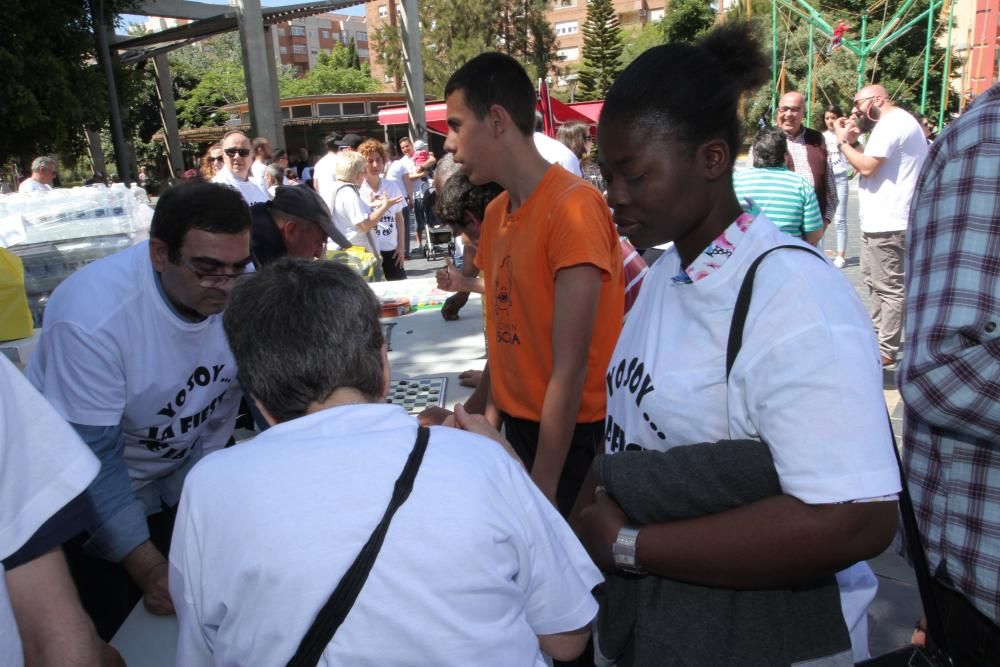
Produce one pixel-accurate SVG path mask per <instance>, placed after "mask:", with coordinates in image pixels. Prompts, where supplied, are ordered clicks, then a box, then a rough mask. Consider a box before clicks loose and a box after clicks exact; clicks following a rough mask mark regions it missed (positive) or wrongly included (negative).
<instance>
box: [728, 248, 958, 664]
mask: <svg viewBox="0 0 1000 667" xmlns="http://www.w3.org/2000/svg"><path fill="white" fill-rule="evenodd" d="M784 248H788V249H791V250H803V251H805V252H811V253H812V254H814V255H816V256H817V257H819V258H820V259H822V260H823V261H826V258H825V257H823V256H822V255H820V254H819V253H818V252H816V251H814V250H810V249H809V248H804V247H802V246H798V245H780V246H776V247H774V248H771V249H770V250H767V251H765V252H764V253H762V254H761V255H760V257H758V258H757V259H755V260H754V262H753V264H751V265H750V268H749V269H748V270H747V274H746V277H744V278H743V284H742V285H741V286H740V291H739V295H738V296H737V297H736V306H735V308H734V309H733V321H732V324H731V325H730V328H729V341H728V344H727V347H726V379H727V380H728V378H729V373H730V371H732V368H733V363H735V361H736V356H737V355H738V354H739V351H740V348H741V347H742V346H743V329H744V327H745V325H746V319H747V313H748V312H749V310H750V298H751V296H752V293H753V282H754V277H755V276H756V274H757V267H758V265H760V263H761V261H763V259H764V258H765V257H767V256H768V255H769V254H771V253H772V252H774V251H775V250H781V249H784ZM886 418H887V419H888V418H889V415H888V412H887V413H886ZM889 434H890V436H891V445H892V451H893V453H894V454H895V455H896V464H897V465H898V466H899V479H900V487H901V491H900V493H899V510H900V515H901V516H902V519H903V540H904V543H905V545H906V550H907V552H908V553H909V555H910V558H911V559H912V561H913V569H914V571H915V573H916V577H917V587H918V588H919V589H920V601H921V603H922V604H923V607H924V615H925V616H926V617H927V630H928V632H927V635H928V637H930V638H933V642H934V645H933V646H932V647H921V646H904V647H902V648H898V649H895V650H893V651H889V652H888V653H883V654H882V655H878V656H875V657H873V658H869V659H867V660H862V661H861V662H859V663H857V665H859V666H863V667H947V666H950V665H951V664H952V663H951V659H950V658H949V657H948V641H947V637H946V636H945V634H944V623H942V621H941V614H940V612H939V611H938V607H937V604H936V603H935V601H934V591H933V590H932V589H931V577H930V569H929V568H928V565H927V555H926V553H925V552H924V546H923V542H922V541H921V539H920V532H919V531H918V529H917V517H916V514H914V512H913V501H912V500H911V499H910V491H909V488H908V487H907V485H906V475H905V474H904V473H903V461H902V459H901V458H900V456H899V450H898V449H896V435H895V433H893V429H892V421H891V420H890V421H889Z"/></svg>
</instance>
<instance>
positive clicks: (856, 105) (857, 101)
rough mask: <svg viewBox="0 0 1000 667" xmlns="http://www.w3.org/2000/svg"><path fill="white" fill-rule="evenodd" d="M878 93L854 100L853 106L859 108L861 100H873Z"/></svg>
mask: <svg viewBox="0 0 1000 667" xmlns="http://www.w3.org/2000/svg"><path fill="white" fill-rule="evenodd" d="M876 97H878V95H872V96H871V97H862V98H861V99H860V100H854V107H855V108H858V109H860V108H861V103H862V102H867V101H868V100H874V99H875V98H876Z"/></svg>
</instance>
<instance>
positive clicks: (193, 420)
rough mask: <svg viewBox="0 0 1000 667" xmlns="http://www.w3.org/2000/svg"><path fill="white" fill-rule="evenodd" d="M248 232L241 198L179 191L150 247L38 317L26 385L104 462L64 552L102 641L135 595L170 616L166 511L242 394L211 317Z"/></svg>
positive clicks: (239, 265) (166, 205)
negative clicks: (88, 509) (85, 515)
mask: <svg viewBox="0 0 1000 667" xmlns="http://www.w3.org/2000/svg"><path fill="white" fill-rule="evenodd" d="M250 225H251V222H250V211H249V209H248V207H247V206H246V204H245V203H244V202H243V200H242V198H241V197H240V195H239V193H238V192H236V191H234V190H232V189H230V188H227V187H224V186H221V185H218V184H213V183H185V184H182V185H179V186H176V187H174V188H172V189H170V190H168V191H167V192H165V193H164V194H163V196H162V197H161V198H160V200H159V202H158V203H157V206H156V212H155V213H154V215H153V220H152V225H151V227H150V239H149V241H148V242H143V243H140V244H138V245H136V246H134V247H132V248H130V249H128V250H125V251H122V252H120V253H117V254H115V255H112V256H110V257H106V258H104V259H101V260H98V261H96V262H94V263H92V264H90V265H88V266H86V267H84V268H83V269H81V270H80V271H78V272H76V273H75V274H74V275H72V276H70V278H69V279H67V280H66V281H65V282H64V283H62V284H61V285H60V286H59V287H58V288H57V289H56V290H55V291H54V292H53V293H52V297H51V298H50V299H49V302H48V306H47V307H46V311H45V321H44V325H43V328H42V334H41V338H40V341H39V345H38V350H37V351H36V353H35V355H34V357H33V358H32V360H31V363H30V365H29V366H28V369H27V371H26V375H27V377H28V379H29V380H30V381H31V382H32V384H34V386H35V387H36V388H37V389H38V390H39V391H40V392H41V393H42V394H43V395H44V396H45V397H46V398H47V399H48V400H49V402H50V403H52V405H53V406H54V407H55V409H56V411H57V412H58V413H59V414H60V415H61V416H62V417H63V418H64V419H66V420H67V421H68V422H70V423H71V424H72V425H73V427H74V428H75V429H76V431H77V432H78V433H79V434H80V436H81V438H82V439H83V440H84V442H86V443H87V444H88V445H89V446H90V447H91V449H92V450H93V451H94V453H95V454H96V455H97V457H98V459H100V461H101V471H100V473H99V474H98V476H97V479H96V480H95V481H94V482H93V483H92V484H91V485H90V487H89V488H88V490H87V493H88V495H89V500H90V502H91V504H92V505H93V508H94V518H93V519H92V520H91V521H90V522H89V524H88V525H81V526H79V531H80V532H81V536H80V537H78V538H77V539H75V540H74V541H71V542H70V543H69V544H68V545H67V555H68V557H69V559H70V563H71V566H72V569H73V572H74V576H75V578H76V581H77V586H78V588H79V589H80V594H81V598H82V601H83V604H84V608H85V609H87V611H88V612H89V613H90V614H91V616H92V617H93V619H94V622H95V624H96V625H97V629H98V632H99V634H100V635H101V636H102V637H103V638H105V639H109V638H110V637H111V635H113V634H114V632H115V630H116V629H117V628H118V626H119V625H120V624H121V622H122V621H123V620H124V618H125V617H126V616H127V614H128V612H129V610H130V608H131V607H132V606H133V605H134V603H135V602H136V601H137V600H138V598H139V592H140V591H141V594H142V595H143V596H144V601H145V604H146V608H147V609H149V611H151V612H153V613H156V614H170V613H173V609H174V607H173V604H172V602H171V599H170V596H169V593H168V590H167V570H168V568H167V561H166V559H165V558H164V556H163V554H164V553H166V549H167V546H168V545H167V542H168V541H169V536H170V531H171V528H172V525H171V524H172V518H173V508H174V507H175V506H176V504H177V502H178V500H179V497H180V491H181V484H182V482H183V480H184V476H185V475H186V473H187V471H188V470H189V469H190V468H191V466H192V465H193V464H194V462H195V461H197V460H198V459H199V458H201V456H202V455H203V454H205V453H207V452H210V451H212V450H215V449H219V448H221V447H223V446H225V445H226V443H227V442H228V441H229V440H230V437H231V435H232V432H233V425H234V421H235V418H236V411H237V407H238V405H239V401H240V397H241V392H240V389H239V382H238V381H237V372H236V362H235V361H234V359H233V356H232V354H231V353H230V351H229V345H228V343H227V342H226V337H225V333H224V332H223V330H222V316H221V313H222V310H223V308H225V306H226V302H227V300H228V298H229V292H230V290H231V289H232V288H233V285H234V283H235V281H236V279H237V278H239V277H240V276H241V275H243V273H244V272H245V271H246V269H247V267H248V265H249V264H250V260H251V255H250ZM147 517H148V522H147ZM161 537H162V538H163V539H162V540H160V539H159V538H161ZM126 573H127V575H128V576H126ZM129 578H131V580H132V582H134V584H135V586H136V587H137V588H138V591H137V590H136V589H135V588H130V586H129Z"/></svg>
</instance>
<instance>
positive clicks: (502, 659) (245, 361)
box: [170, 259, 602, 667]
mask: <svg viewBox="0 0 1000 667" xmlns="http://www.w3.org/2000/svg"><path fill="white" fill-rule="evenodd" d="M379 313H380V308H379V302H378V299H377V298H376V297H375V295H374V294H373V293H372V292H371V290H369V289H368V287H367V285H366V284H365V283H364V282H363V281H362V279H361V278H359V277H358V276H357V275H355V274H354V273H353V272H352V271H351V270H350V269H348V268H347V267H345V266H342V265H339V264H337V263H334V262H303V261H298V260H291V259H282V260H279V261H278V262H276V263H274V264H272V265H270V266H268V267H265V268H264V269H262V270H261V271H259V272H257V273H255V274H253V275H251V276H249V277H248V278H246V279H245V280H244V281H242V282H241V283H240V285H239V286H237V288H236V289H235V290H234V292H233V298H232V300H231V301H230V305H229V308H228V309H227V312H226V315H225V327H226V332H227V334H228V336H229V341H230V344H231V346H232V349H233V351H234V354H235V355H236V358H237V360H238V363H239V364H240V366H241V368H245V369H246V372H245V374H244V375H243V379H244V381H245V383H246V385H247V387H248V389H249V391H250V393H251V394H252V395H253V397H254V399H255V400H256V401H257V404H258V405H259V406H260V408H261V411H262V412H263V414H264V416H265V417H266V418H267V420H268V422H269V423H271V424H272V427H271V428H269V429H268V430H267V431H265V432H264V433H262V434H261V435H259V436H258V437H257V438H255V439H254V440H252V441H250V442H248V443H243V444H241V445H240V446H239V447H234V448H231V449H228V450H224V451H221V452H217V453H216V454H213V455H212V456H210V457H208V458H206V459H205V460H204V461H202V462H201V463H199V464H198V466H196V467H195V469H194V470H193V471H192V473H191V475H190V476H189V477H188V483H187V485H186V486H185V489H184V495H183V498H182V499H181V506H180V509H179V511H178V515H177V523H176V527H175V533H174V540H173V546H172V548H171V553H170V563H171V566H170V589H171V591H172V593H173V596H174V598H175V599H176V600H177V604H178V608H177V611H178V621H179V625H180V631H179V634H178V640H177V664H178V665H185V667H199V666H201V665H250V664H259V665H279V664H285V663H286V662H287V661H288V660H289V658H290V657H291V656H292V655H293V654H294V653H295V652H296V648H297V647H299V645H300V642H301V640H302V638H303V636H304V635H305V634H306V631H307V630H308V629H309V628H310V626H311V624H312V622H313V620H314V619H315V618H316V616H317V614H318V612H319V610H320V609H321V607H322V606H323V605H324V604H325V603H326V601H327V600H328V598H329V597H330V596H331V593H332V592H333V591H334V589H335V588H336V587H337V585H338V582H340V580H341V578H342V577H343V576H344V573H345V571H346V570H347V569H348V567H349V565H350V564H351V563H352V562H353V561H354V560H355V557H356V556H357V555H358V553H359V552H360V550H361V548H362V546H363V545H364V544H365V542H366V540H367V539H368V538H369V535H370V534H371V533H372V531H373V529H374V528H375V527H376V525H378V524H379V521H380V519H381V517H382V515H383V513H384V512H385V510H386V506H387V505H388V504H389V499H390V496H391V495H392V494H393V487H394V484H395V480H396V479H397V477H398V476H400V472H401V471H402V470H403V468H404V464H405V463H406V461H407V459H408V457H409V456H410V454H411V451H412V450H414V449H415V445H414V441H415V439H416V438H417V436H418V433H419V434H424V435H429V440H428V442H427V445H426V450H425V452H424V453H423V458H422V460H421V461H420V462H419V467H418V469H417V472H416V477H415V479H414V481H413V485H412V492H411V493H410V494H409V496H408V497H407V498H406V499H405V502H403V504H402V505H401V506H400V507H399V511H398V512H396V514H395V515H394V517H393V518H392V520H391V524H390V525H389V529H388V532H387V534H386V536H385V541H384V543H382V545H381V550H380V551H378V553H377V555H376V557H375V561H374V566H373V567H372V569H371V572H370V574H369V575H368V576H367V579H366V580H365V582H364V585H363V587H362V588H361V591H360V594H359V595H358V597H357V599H356V600H355V601H354V603H353V606H352V607H351V608H350V611H349V612H348V613H347V615H346V618H345V620H344V622H343V624H342V625H340V627H339V629H338V630H337V631H336V633H335V634H334V636H333V639H332V641H330V642H329V643H327V644H326V648H325V649H324V651H323V656H322V658H321V660H320V663H321V664H341V665H405V664H422V665H446V664H447V665H486V666H493V665H495V666H496V667H509V666H511V665H518V666H521V665H531V666H534V667H543V666H544V665H545V664H546V662H545V659H544V657H543V655H542V652H543V651H544V652H545V653H548V654H549V655H550V656H552V657H554V658H557V659H562V660H569V659H573V658H575V657H576V656H578V655H579V654H580V653H581V652H582V651H583V649H584V646H585V645H586V643H587V639H588V637H589V634H590V627H589V626H590V623H591V621H592V620H593V618H594V616H595V614H596V611H597V604H596V602H595V600H594V598H593V596H592V594H591V590H592V589H593V587H594V586H596V585H597V584H599V583H600V582H601V581H602V577H601V576H600V573H599V572H598V571H597V570H596V568H595V567H594V566H593V564H591V563H590V562H589V559H588V557H587V555H586V552H584V550H583V549H582V547H581V545H580V543H579V542H578V541H577V540H576V538H575V537H574V536H573V534H572V532H571V531H570V529H569V526H568V525H567V524H566V523H565V521H563V519H562V518H561V517H560V516H559V515H558V513H557V512H556V510H555V508H554V507H552V505H551V504H550V503H549V502H548V501H547V500H546V499H545V497H544V496H542V494H541V493H540V492H539V490H538V489H537V488H536V487H535V485H534V484H533V483H532V481H531V479H530V478H529V477H528V475H527V473H526V471H525V470H524V467H523V466H522V465H521V463H520V462H519V461H518V460H516V459H515V457H514V456H513V455H512V453H511V452H510V450H509V449H507V450H505V448H504V447H503V446H502V445H501V444H500V443H499V442H498V441H496V440H491V439H488V438H485V437H482V436H480V435H477V434H476V433H472V432H464V431H461V430H458V429H454V428H449V427H443V426H435V427H432V428H430V429H429V430H428V431H420V430H418V424H417V421H416V419H415V418H414V417H412V416H411V415H408V414H407V413H406V411H405V410H404V409H403V408H401V407H399V406H395V405H390V404H387V403H386V402H385V396H386V391H387V389H388V386H389V373H390V371H389V362H388V353H387V348H386V345H385V341H384V339H383V335H382V327H381V325H380V323H379ZM289 332H294V334H293V335H294V337H295V339H296V344H295V345H289V344H288V336H289ZM459 416H460V418H461V419H463V420H465V419H467V418H468V415H466V414H465V413H461V414H460V415H459ZM464 423H466V425H467V426H469V428H472V429H477V430H478V429H480V428H481V427H482V423H481V422H480V421H479V420H472V419H471V418H469V421H467V422H464Z"/></svg>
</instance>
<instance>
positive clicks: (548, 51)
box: [372, 0, 556, 97]
mask: <svg viewBox="0 0 1000 667" xmlns="http://www.w3.org/2000/svg"><path fill="white" fill-rule="evenodd" d="M545 6H546V3H545V0H424V1H423V2H421V3H420V5H419V7H420V31H421V40H420V41H421V44H422V52H421V54H422V56H423V63H424V87H425V90H426V92H427V94H429V95H433V96H437V97H440V96H441V95H442V94H443V92H444V86H445V84H446V83H447V81H448V77H450V76H451V74H452V72H454V71H455V70H457V69H458V68H459V67H461V66H462V65H464V64H465V63H466V62H468V61H469V60H471V59H472V58H473V57H475V56H477V55H478V54H480V53H482V52H483V51H502V52H504V53H507V54H509V55H511V56H513V57H514V58H517V59H518V60H519V61H520V62H521V63H522V64H523V65H524V66H525V68H526V69H527V70H528V75H529V76H530V77H531V78H532V80H535V79H537V78H540V77H543V76H546V75H547V74H548V73H549V72H550V71H551V70H552V68H553V64H554V63H555V60H556V54H555V44H556V38H555V33H554V32H553V30H552V26H551V25H550V24H549V23H548V21H546V20H545ZM401 21H402V18H401V17H400V22H401ZM372 41H373V42H374V44H375V53H376V54H377V56H376V57H377V58H378V62H379V63H380V64H381V65H383V66H384V67H385V68H386V70H387V71H388V72H389V73H391V74H392V75H393V76H395V77H396V78H397V80H399V78H400V77H401V75H402V69H403V68H402V53H403V40H402V34H401V30H400V27H398V26H395V27H394V26H392V25H390V24H389V23H385V24H383V25H382V26H381V27H380V28H379V29H378V30H377V31H375V34H374V36H373V38H372Z"/></svg>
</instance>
